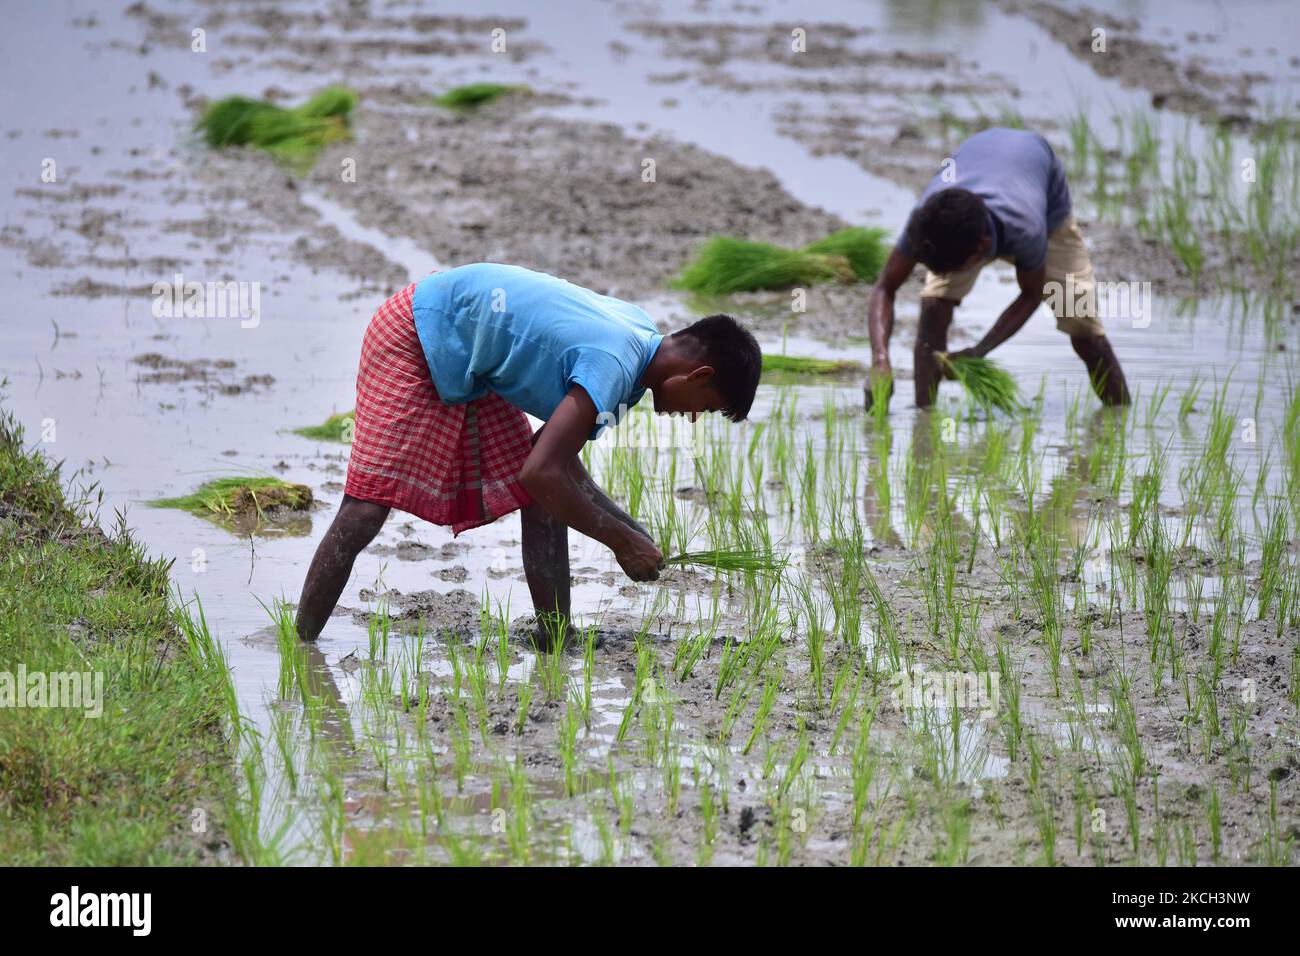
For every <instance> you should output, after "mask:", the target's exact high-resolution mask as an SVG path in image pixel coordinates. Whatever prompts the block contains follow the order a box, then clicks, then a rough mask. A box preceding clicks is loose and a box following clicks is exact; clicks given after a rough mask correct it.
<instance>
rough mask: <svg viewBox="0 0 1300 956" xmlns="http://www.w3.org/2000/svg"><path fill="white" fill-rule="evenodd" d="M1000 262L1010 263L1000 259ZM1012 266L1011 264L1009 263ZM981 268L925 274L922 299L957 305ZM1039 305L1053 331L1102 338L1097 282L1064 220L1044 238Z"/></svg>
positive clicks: (1078, 237)
mask: <svg viewBox="0 0 1300 956" xmlns="http://www.w3.org/2000/svg"><path fill="white" fill-rule="evenodd" d="M1003 261H1004V262H1012V260H1011V259H1008V258H1006V257H1003ZM1013 264H1014V263H1013ZM982 268H984V267H983V265H978V266H975V267H974V268H972V269H963V270H961V271H960V272H952V273H949V274H948V275H946V276H940V275H935V274H934V273H933V272H929V271H927V272H926V274H925V288H924V289H922V290H921V298H923V299H952V300H953V301H954V302H960V301H961V300H962V299H964V298H966V295H967V293H969V292H970V290H971V289H972V288H973V287H974V285H975V280H976V279H977V278H978V277H979V274H980V270H981V269H982ZM1043 301H1044V302H1046V303H1047V305H1048V307H1049V308H1050V309H1051V310H1052V311H1053V313H1055V315H1056V327H1057V328H1058V329H1059V330H1060V331H1062V332H1064V333H1065V334H1066V335H1068V336H1070V337H1072V338H1089V337H1093V336H1098V335H1105V334H1106V330H1105V328H1103V327H1102V324H1101V320H1100V319H1098V318H1097V282H1096V279H1094V278H1093V274H1092V262H1091V260H1089V259H1088V247H1087V246H1086V245H1084V242H1083V234H1082V233H1080V232H1079V227H1078V225H1077V224H1076V223H1075V221H1074V217H1073V216H1070V217H1068V218H1067V219H1066V220H1065V222H1063V223H1061V225H1060V226H1058V227H1057V229H1056V231H1055V232H1053V233H1052V234H1051V235H1050V236H1048V237H1047V282H1046V284H1045V285H1044V286H1043Z"/></svg>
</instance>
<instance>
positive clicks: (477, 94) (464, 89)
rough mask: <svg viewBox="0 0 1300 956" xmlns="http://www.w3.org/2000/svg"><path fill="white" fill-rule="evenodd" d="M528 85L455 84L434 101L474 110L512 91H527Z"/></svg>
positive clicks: (454, 107) (449, 107) (455, 107)
mask: <svg viewBox="0 0 1300 956" xmlns="http://www.w3.org/2000/svg"><path fill="white" fill-rule="evenodd" d="M527 92H528V87H526V86H507V85H504V84H501V83H469V84H467V85H465V86H454V87H452V88H451V89H449V90H448V91H447V92H446V93H443V94H442V95H441V96H435V97H434V98H433V101H434V103H436V104H438V105H439V106H443V107H446V108H447V109H449V110H472V109H477V108H478V107H480V106H482V105H484V104H485V103H491V102H492V101H493V100H498V99H500V98H501V97H503V96H508V95H509V94H511V93H527Z"/></svg>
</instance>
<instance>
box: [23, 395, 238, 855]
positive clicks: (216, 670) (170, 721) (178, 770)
mask: <svg viewBox="0 0 1300 956" xmlns="http://www.w3.org/2000/svg"><path fill="white" fill-rule="evenodd" d="M120 524H121V522H120V521H119V528H118V529H117V530H115V531H114V532H113V533H112V534H110V535H105V534H103V533H102V532H101V531H100V530H99V528H98V527H97V526H95V525H93V524H92V523H90V518H89V516H88V514H87V512H86V502H85V501H78V502H74V503H72V504H69V503H68V502H67V501H66V500H65V498H64V493H63V490H62V483H61V481H60V477H59V472H58V467H57V466H56V465H52V464H51V463H50V462H48V461H47V460H45V459H44V458H43V457H42V456H41V455H40V454H39V453H36V452H30V453H29V452H27V451H24V449H23V447H22V432H21V430H20V429H19V428H18V426H17V425H15V423H14V422H13V421H12V419H10V418H8V417H7V416H6V417H4V418H0V579H3V581H4V587H3V588H0V662H2V663H0V699H2V700H3V701H4V706H0V859H2V860H4V861H5V863H6V864H8V865H13V866H26V865H56V866H67V865H73V864H75V865H78V866H175V865H188V864H195V863H202V862H205V861H211V860H212V859H213V856H212V851H213V848H214V847H215V846H217V845H218V844H219V843H220V842H221V841H222V829H221V821H222V820H223V819H224V818H225V816H226V813H225V812H224V810H223V807H224V806H225V805H226V803H225V799H226V797H227V796H228V795H229V794H230V793H231V792H232V791H231V788H232V786H233V781H232V776H231V764H230V752H229V747H228V744H227V741H226V739H225V737H224V736H223V733H222V718H223V715H224V713H225V706H224V703H223V692H224V688H225V686H226V684H225V675H224V672H223V669H222V668H221V667H220V666H219V665H218V664H217V662H216V661H214V660H204V659H203V658H202V657H200V656H198V655H196V654H194V653H191V652H190V650H189V648H188V646H187V644H186V642H185V641H184V640H183V639H182V638H181V637H180V635H179V633H178V630H177V617H176V612H175V610H174V609H173V607H172V606H171V605H170V604H169V601H168V587H169V581H168V570H169V568H170V562H169V561H164V560H151V559H150V558H149V557H148V556H147V555H146V554H145V552H144V549H143V547H142V546H141V545H140V544H139V543H137V542H136V541H134V540H133V539H132V538H131V536H130V534H129V533H128V532H127V531H126V530H125V528H124V527H121V526H120ZM20 668H21V670H22V672H23V676H24V679H23V681H22V683H21V684H20V683H19V682H18V676H19V669H20ZM36 675H40V676H39V677H38V676H36ZM74 675H76V676H75V677H74ZM42 685H43V686H44V688H45V697H44V702H45V704H46V706H43V707H36V706H30V704H31V703H33V702H36V701H39V700H40V698H39V697H36V696H34V695H35V694H37V693H38V689H39V688H40V687H41V686H42ZM78 685H79V686H78ZM56 686H58V687H59V688H60V690H59V694H60V696H59V703H60V706H49V705H50V704H52V703H54V702H55V700H54V696H53V695H54V688H55V687H56ZM20 692H21V693H23V694H24V695H25V696H24V702H25V703H26V704H28V705H29V706H21V707H20V706H17V695H18V694H19V693H20ZM72 693H76V694H77V696H76V697H70V694H72ZM95 698H98V700H97V702H96V700H95ZM96 711H98V715H95V713H96ZM200 824H201V828H202V832H198V833H196V832H194V830H193V826H195V825H200Z"/></svg>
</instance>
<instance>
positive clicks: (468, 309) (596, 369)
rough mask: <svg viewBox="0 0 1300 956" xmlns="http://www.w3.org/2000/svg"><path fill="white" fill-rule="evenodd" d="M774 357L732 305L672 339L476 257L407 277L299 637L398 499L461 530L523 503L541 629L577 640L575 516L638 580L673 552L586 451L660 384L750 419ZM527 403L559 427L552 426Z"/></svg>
mask: <svg viewBox="0 0 1300 956" xmlns="http://www.w3.org/2000/svg"><path fill="white" fill-rule="evenodd" d="M762 366H763V356H762V353H761V352H760V351H759V347H758V343H757V342H755V341H754V337H753V336H752V335H750V334H749V332H747V331H746V330H745V329H743V328H742V327H741V326H740V325H739V324H738V323H737V322H736V320H735V319H733V318H731V317H730V316H726V315H711V316H709V317H708V318H704V319H700V320H699V321H698V322H696V323H694V324H693V325H690V326H687V327H686V328H684V329H681V330H680V331H678V332H674V333H673V334H672V335H668V336H664V335H661V334H660V333H659V331H658V330H657V329H656V328H655V324H654V322H652V321H651V320H650V317H649V316H648V315H646V313H645V312H644V311H642V310H641V309H639V308H638V307H636V306H635V305H632V304H630V303H628V302H622V301H620V300H618V299H614V298H611V297H609V296H605V295H600V294H599V293H596V292H592V291H591V290H590V289H583V288H581V287H579V286H576V285H573V284H571V283H569V282H565V281H564V280H563V279H557V278H555V277H554V276H550V275H546V274H545V273H541V272H532V271H530V270H528V269H522V268H520V267H518V266H504V265H493V264H489V263H480V264H477V265H469V266H461V267H460V268H459V269H451V270H449V271H447V272H442V273H436V274H434V275H431V276H428V277H427V278H425V279H423V280H421V281H420V282H418V283H415V284H414V285H410V286H407V287H406V288H405V289H403V290H402V291H401V292H399V293H397V294H396V295H394V296H393V297H392V298H390V299H389V300H388V301H387V302H385V303H384V304H383V305H382V306H381V307H380V309H379V311H378V312H376V313H375V316H374V318H373V319H371V320H370V325H369V326H368V327H367V329H366V335H365V340H364V342H363V343H362V346H361V366H360V369H359V370H358V372H357V405H356V412H355V413H354V419H353V435H352V453H351V456H350V458H349V460H348V477H347V484H346V485H345V487H344V494H343V502H342V504H341V505H340V506H339V510H338V514H337V515H335V518H334V522H333V524H331V525H330V528H329V530H328V531H327V532H326V533H325V536H324V538H322V540H321V543H320V545H319V546H318V547H317V549H316V555H315V557H314V558H313V559H312V563H311V568H310V569H309V570H308V572H307V580H306V582H305V583H304V584H303V589H302V598H301V599H300V600H299V602H298V619H297V629H298V634H299V636H300V637H302V638H303V639H304V640H315V639H316V637H317V636H319V634H320V632H321V629H322V628H323V627H324V626H325V622H326V620H328V618H329V616H330V614H331V612H332V611H333V610H334V606H335V604H337V603H338V599H339V595H340V594H341V593H342V592H343V587H344V585H345V584H347V580H348V577H349V576H350V575H351V573H352V563H353V561H354V560H355V559H356V556H357V555H358V554H360V553H361V550H362V549H363V548H365V547H366V546H367V545H369V544H370V542H371V541H372V540H374V537H375V535H376V534H378V533H379V529H380V528H381V527H383V524H384V521H385V520H386V519H387V517H388V513H389V511H390V509H392V508H397V509H399V510H402V511H406V512H408V513H410V514H413V515H416V516H417V517H420V518H424V519H425V520H426V521H430V522H433V523H435V524H443V525H449V526H451V528H452V530H453V532H455V533H460V532H461V531H464V530H465V529H467V528H473V527H477V526H478V525H482V524H487V523H488V522H490V521H495V520H496V519H497V518H499V517H501V516H502V515H504V514H508V513H510V512H511V511H516V510H520V509H522V511H521V514H520V524H521V526H522V536H523V560H524V576H525V577H526V578H527V579H528V589H529V592H530V593H531V594H532V598H533V608H534V610H535V611H536V612H537V615H538V631H539V634H538V636H539V640H540V641H541V642H544V643H545V644H549V645H552V646H553V645H555V644H556V643H558V642H560V641H562V640H563V635H564V632H565V629H566V625H567V621H568V617H569V546H568V529H569V528H574V529H576V530H577V531H580V532H582V533H583V534H585V535H587V536H588V537H591V538H595V539H596V540H597V541H599V542H601V543H602V544H604V545H605V546H606V547H608V548H609V549H610V550H611V551H613V552H614V557H615V558H616V559H617V560H618V563H619V564H620V565H621V566H622V568H623V570H624V571H625V572H626V573H627V575H628V576H629V577H630V578H632V579H633V580H634V581H650V580H654V579H655V578H657V577H659V570H660V569H661V568H662V567H663V558H664V556H663V555H662V554H661V553H660V551H659V548H658V547H657V546H656V545H655V542H654V541H653V540H652V539H651V537H650V535H649V534H648V533H647V532H646V530H645V529H644V528H643V527H641V525H639V524H638V523H637V522H636V521H635V520H633V519H632V517H631V516H629V515H628V514H627V513H626V512H625V511H623V510H622V509H621V508H619V507H618V506H617V505H616V504H614V502H612V501H611V500H610V499H609V498H608V497H607V496H606V495H605V493H604V492H603V491H601V490H600V489H599V488H598V487H597V486H596V484H595V482H593V481H592V480H591V477H590V476H589V475H588V474H587V472H586V470H585V469H584V468H583V466H582V460H581V459H580V458H579V453H580V452H581V451H582V446H583V445H584V444H586V443H587V441H588V440H589V439H592V438H595V437H596V436H597V435H598V434H599V433H600V431H601V430H602V429H603V428H604V427H605V426H606V425H608V424H612V423H615V422H618V421H620V420H621V419H622V417H623V415H624V413H625V412H626V411H627V410H628V409H629V408H631V407H632V406H633V405H635V404H636V403H637V402H639V401H640V400H641V398H642V396H643V395H644V394H645V392H646V390H647V389H648V390H649V391H650V392H651V393H652V394H653V395H654V407H655V411H656V412H659V413H680V414H685V415H688V416H689V417H690V418H691V420H692V421H694V420H695V417H696V416H697V415H699V414H700V413H701V412H710V411H718V412H722V414H724V415H725V416H726V417H727V418H729V419H731V420H732V421H741V420H743V419H744V418H745V416H746V415H748V414H749V408H750V405H751V404H752V403H753V401H754V393H755V391H756V390H757V388H758V378H759V375H760V374H761V372H762ZM525 413H527V414H525ZM528 415H532V416H533V417H535V418H540V419H542V420H543V421H545V423H546V424H545V427H543V428H541V429H539V430H538V432H537V434H536V435H534V434H533V430H532V426H531V425H530V424H529V422H528Z"/></svg>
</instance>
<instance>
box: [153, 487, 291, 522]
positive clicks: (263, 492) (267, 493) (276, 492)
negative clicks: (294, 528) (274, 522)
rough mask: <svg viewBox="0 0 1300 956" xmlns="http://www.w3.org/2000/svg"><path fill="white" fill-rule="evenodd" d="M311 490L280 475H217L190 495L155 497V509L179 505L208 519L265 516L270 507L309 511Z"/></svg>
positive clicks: (177, 506)
mask: <svg viewBox="0 0 1300 956" xmlns="http://www.w3.org/2000/svg"><path fill="white" fill-rule="evenodd" d="M312 502H313V498H312V493H311V489H310V488H308V487H307V486H306V485H298V484H291V483H289V482H287V481H281V480H280V479H279V478H215V479H213V480H212V481H208V482H205V483H204V484H202V485H200V486H199V487H198V488H196V489H195V490H194V491H193V492H191V493H190V494H188V495H182V496H180V497H177V498H155V499H154V500H152V501H150V502H149V504H150V505H151V506H152V507H155V508H179V509H180V510H182V511H188V512H189V513H190V514H194V515H199V516H200V517H204V518H212V519H218V520H229V519H235V518H250V517H252V518H264V517H265V516H266V511H267V509H270V508H287V509H289V510H291V511H305V510H307V509H308V508H310V507H311V506H312Z"/></svg>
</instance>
